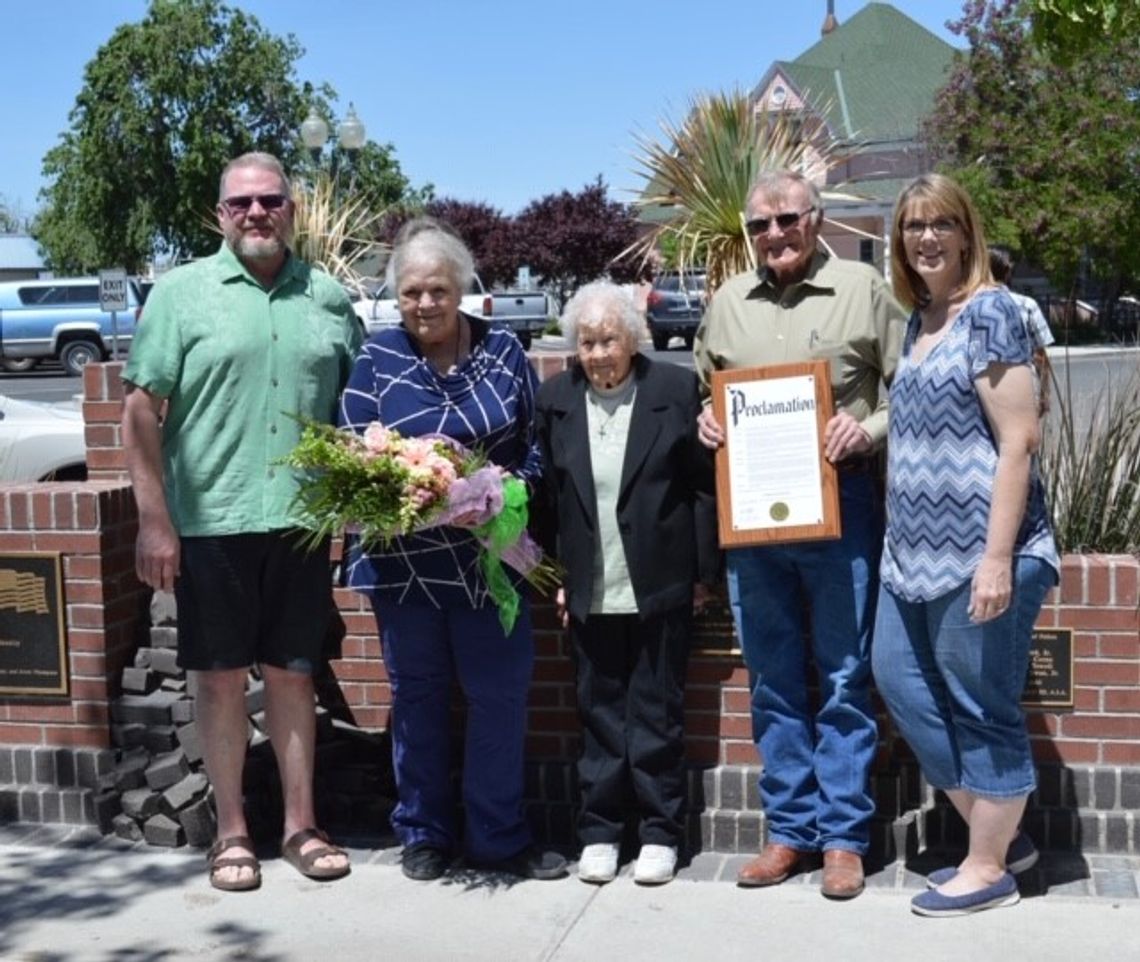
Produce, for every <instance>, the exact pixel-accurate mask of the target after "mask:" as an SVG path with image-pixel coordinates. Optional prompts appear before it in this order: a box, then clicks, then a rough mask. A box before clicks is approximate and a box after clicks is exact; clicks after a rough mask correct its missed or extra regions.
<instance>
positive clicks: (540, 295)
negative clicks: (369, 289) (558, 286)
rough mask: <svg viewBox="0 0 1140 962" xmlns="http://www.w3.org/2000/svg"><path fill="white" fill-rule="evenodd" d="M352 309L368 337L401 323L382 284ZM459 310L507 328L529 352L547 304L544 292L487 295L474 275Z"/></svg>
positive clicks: (354, 303)
mask: <svg viewBox="0 0 1140 962" xmlns="http://www.w3.org/2000/svg"><path fill="white" fill-rule="evenodd" d="M352 308H353V310H354V311H355V312H356V316H357V317H358V318H360V322H361V324H363V325H364V331H365V333H366V334H367V335H368V336H369V337H371V336H372V335H373V334H375V333H376V332H377V331H382V330H384V329H385V328H388V327H395V326H396V325H397V324H399V323H400V311H399V308H398V307H397V306H396V298H395V297H393V296H392V294H391V292H390V291H389V290H388V285H387V284H381V285H380V286H379V287H378V288H376V290H375V291H374V292H373V293H371V294H365V295H363V296H361V297H360V298H359V299H358V300H356V301H354V302H353V305H352ZM459 309H460V310H461V311H463V313H464V314H470V315H471V316H472V317H481V318H483V319H485V320H487V321H489V322H490V323H492V324H501V325H503V326H504V327H509V328H510V329H511V330H512V331H514V332H515V334H516V335H517V336H518V339H519V340H520V341H521V342H522V346H523V347H524V348H527V349H529V348H530V344H531V339H532V337H533V336H534V333H535V332H536V331H537V332H538V333H539V334H541V333H542V330H543V328H545V327H546V323H547V315H548V313H549V302H548V300H547V296H546V294H545V292H543V291H502V292H499V291H495V292H493V293H491V292H488V291H487V289H486V288H485V287H483V282H482V281H481V280H479V278H478V276H476V277H474V278H472V280H471V287H470V288H469V289H468V291H467V293H466V294H464V295H463V299H462V300H461V301H460V302H459Z"/></svg>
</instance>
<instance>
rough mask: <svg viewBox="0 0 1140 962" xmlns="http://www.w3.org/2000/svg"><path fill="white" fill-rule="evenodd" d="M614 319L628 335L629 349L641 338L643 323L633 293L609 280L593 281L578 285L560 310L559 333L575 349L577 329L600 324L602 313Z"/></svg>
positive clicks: (602, 317) (635, 347)
mask: <svg viewBox="0 0 1140 962" xmlns="http://www.w3.org/2000/svg"><path fill="white" fill-rule="evenodd" d="M607 316H609V317H610V318H611V319H612V320H616V321H617V322H618V325H619V326H620V327H621V328H622V330H623V331H624V333H625V334H626V335H628V337H629V340H630V344H631V345H632V347H633V349H634V350H635V351H636V350H637V345H638V344H639V343H640V341H641V334H642V331H643V330H644V328H645V323H644V321H642V319H641V312H640V311H639V310H638V309H637V305H636V304H634V302H633V295H632V294H631V293H630V292H629V291H627V290H626V289H625V288H623V287H618V285H617V284H615V283H613V282H612V281H593V282H592V283H590V284H586V285H585V286H583V287H579V288H578V290H577V291H576V292H575V293H574V296H573V297H572V298H570V300H569V302H568V303H567V304H566V309H565V310H564V311H563V312H562V322H561V324H562V334H563V335H564V336H565V338H566V342H567V344H568V345H569V346H570V350H572V351H576V350H577V349H578V329H579V328H580V327H594V326H595V325H597V324H601V323H602V321H603V320H605V319H606V317H607Z"/></svg>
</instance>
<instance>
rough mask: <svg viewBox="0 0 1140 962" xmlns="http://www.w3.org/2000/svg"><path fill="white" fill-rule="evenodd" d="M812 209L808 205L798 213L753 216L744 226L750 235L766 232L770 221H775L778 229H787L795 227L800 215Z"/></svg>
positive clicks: (812, 208)
mask: <svg viewBox="0 0 1140 962" xmlns="http://www.w3.org/2000/svg"><path fill="white" fill-rule="evenodd" d="M814 210H815V208H814V207H809V208H808V209H807V210H801V211H800V212H799V213H798V214H797V213H795V212H794V211H787V212H786V213H783V214H777V215H776V216H775V217H753V218H752V220H750V221H746V222H745V224H744V228H745V230H747V231H748V234H749V236H750V237H757V236H759V235H760V234H767V233H768V228H769V227H771V226H772V221H775V222H776V226H777V227H779V228H780V230H787V229H788V228H789V227H795V226H796V224H798V223H799V222H800V218H801V217H803V216H804V215H806V214H810V213H812V212H813V211H814Z"/></svg>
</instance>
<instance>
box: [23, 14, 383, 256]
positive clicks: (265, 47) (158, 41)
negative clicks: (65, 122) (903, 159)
mask: <svg viewBox="0 0 1140 962" xmlns="http://www.w3.org/2000/svg"><path fill="white" fill-rule="evenodd" d="M302 52H303V51H302V48H301V46H300V45H299V44H298V42H297V40H296V38H294V37H293V36H292V35H287V36H285V37H276V36H273V35H271V34H269V33H267V32H266V31H265V30H264V29H263V28H262V27H261V25H260V24H259V22H258V21H257V20H256V19H255V18H254V17H252V16H250V15H248V14H246V13H244V12H242V11H241V10H239V9H235V8H231V7H228V6H226V5H224V4H223V3H222V2H220V0H151V5H150V8H149V10H148V11H147V14H146V16H145V17H144V18H143V20H142V21H141V22H139V23H131V24H124V25H123V26H121V27H119V28H118V29H116V30H115V32H114V34H113V35H112V36H111V38H110V40H108V41H107V43H105V44H104V45H103V46H102V47H100V48H99V50H98V52H97V53H96V55H95V57H94V59H93V60H91V62H90V63H88V64H87V66H86V68H85V71H84V83H83V88H82V90H81V91H80V93H79V95H78V97H77V98H76V102H75V106H74V108H73V109H72V111H71V114H70V127H69V129H68V130H67V131H66V132H65V133H64V134H63V135H62V136H61V139H60V143H59V144H58V145H57V146H55V147H54V148H52V149H51V150H50V151H49V152H48V154H47V155H46V156H45V158H44V162H43V173H44V177H45V179H46V180H47V181H48V186H47V187H46V188H45V189H44V191H43V192H42V194H41V199H42V201H43V208H42V211H41V213H40V215H39V216H38V217H37V219H36V222H35V224H34V226H33V233H34V235H35V236H36V238H37V240H39V241H40V243H41V245H42V246H43V248H44V250H45V251H46V253H47V257H48V260H49V262H50V264H51V266H52V267H53V268H54V269H55V270H57V271H74V272H80V271H83V272H85V271H90V270H93V269H95V268H97V267H102V266H107V265H113V264H114V265H122V266H124V267H126V268H128V269H131V270H137V269H139V268H141V267H142V266H143V265H144V264H145V262H146V261H147V260H148V259H150V258H151V257H153V256H155V255H165V256H168V257H173V258H181V257H186V256H193V255H201V254H204V253H207V252H209V251H210V250H212V249H214V248H215V247H216V246H217V243H218V238H217V234H216V233H215V230H214V226H213V215H212V211H213V207H214V203H215V201H216V199H217V190H218V176H219V174H220V173H221V170H222V168H223V167H224V165H225V162H226V161H227V160H228V159H230V158H231V157H234V156H236V155H238V154H241V153H244V152H246V151H249V150H264V151H268V152H270V153H274V154H276V155H277V156H279V157H280V158H281V159H282V161H283V162H284V163H285V164H286V167H287V168H292V169H298V168H303V167H304V163H305V161H306V158H307V154H306V153H305V152H304V149H303V148H302V147H301V146H300V144H299V141H298V137H297V130H298V128H299V126H300V123H301V120H302V119H303V117H304V116H305V114H306V112H307V110H308V107H309V105H310V102H314V103H315V104H316V105H317V107H318V109H320V110H322V111H323V112H325V113H326V115H327V114H329V113H330V111H329V106H328V101H329V100H330V99H333V98H335V94H334V92H333V91H332V89H331V88H330V87H328V86H327V85H322V86H320V87H318V88H314V87H312V86H311V85H310V84H307V83H306V84H303V85H300V84H298V82H297V81H296V79H295V64H296V62H297V60H298V59H299V58H300V56H301V54H302ZM358 160H359V163H360V168H359V170H358V176H359V179H360V182H361V184H362V185H367V189H368V190H369V191H372V190H375V191H376V192H377V196H386V195H389V194H393V193H395V194H397V195H398V194H400V193H402V192H403V190H404V189H405V187H406V181H404V180H403V177H402V175H401V174H399V168H398V166H396V165H395V161H394V160H392V158H391V156H390V151H389V150H388V149H387V148H384V147H380V146H379V145H376V144H367V145H366V146H365V149H364V150H361V151H360V157H359V158H358Z"/></svg>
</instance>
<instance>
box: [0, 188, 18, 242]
mask: <svg viewBox="0 0 1140 962" xmlns="http://www.w3.org/2000/svg"><path fill="white" fill-rule="evenodd" d="M19 230H20V215H19V213H18V212H17V211H16V210H14V209H13V207H12V206H11V205H10V204H9V203H8V201H7V200H6V199H5V198H4V196H3V195H2V194H0V234H15V233H18V232H19Z"/></svg>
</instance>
